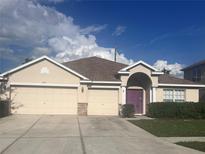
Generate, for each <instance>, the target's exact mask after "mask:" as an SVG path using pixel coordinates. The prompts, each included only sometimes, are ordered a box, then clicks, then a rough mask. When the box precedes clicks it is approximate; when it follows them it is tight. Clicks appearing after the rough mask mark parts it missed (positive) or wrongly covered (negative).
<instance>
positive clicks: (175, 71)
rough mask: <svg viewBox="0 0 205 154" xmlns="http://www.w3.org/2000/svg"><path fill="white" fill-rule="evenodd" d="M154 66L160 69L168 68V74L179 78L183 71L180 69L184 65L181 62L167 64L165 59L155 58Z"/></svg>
mask: <svg viewBox="0 0 205 154" xmlns="http://www.w3.org/2000/svg"><path fill="white" fill-rule="evenodd" d="M154 67H155V68H157V69H158V70H160V71H162V70H163V69H166V70H169V71H170V74H172V75H174V76H177V77H180V78H182V77H183V72H182V71H181V69H182V68H183V67H184V65H183V64H179V63H174V64H169V63H168V62H167V61H166V60H157V61H156V62H155V63H154Z"/></svg>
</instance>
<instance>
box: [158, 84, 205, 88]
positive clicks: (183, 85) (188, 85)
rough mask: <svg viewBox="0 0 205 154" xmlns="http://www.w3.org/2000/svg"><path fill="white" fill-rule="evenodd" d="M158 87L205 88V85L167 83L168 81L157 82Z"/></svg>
mask: <svg viewBox="0 0 205 154" xmlns="http://www.w3.org/2000/svg"><path fill="white" fill-rule="evenodd" d="M158 86H159V87H190V88H205V85H202V84H200V85H194V84H193V85H191V84H169V83H159V84H158Z"/></svg>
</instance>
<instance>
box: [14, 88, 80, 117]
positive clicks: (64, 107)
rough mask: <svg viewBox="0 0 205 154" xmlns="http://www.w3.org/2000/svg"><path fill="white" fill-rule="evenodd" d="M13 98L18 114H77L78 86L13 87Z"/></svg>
mask: <svg viewBox="0 0 205 154" xmlns="http://www.w3.org/2000/svg"><path fill="white" fill-rule="evenodd" d="M11 98H12V101H13V102H14V103H15V105H14V106H12V108H13V111H15V112H16V113H18V114H75V115H76V114H77V88H60V87H13V88H12V92H11Z"/></svg>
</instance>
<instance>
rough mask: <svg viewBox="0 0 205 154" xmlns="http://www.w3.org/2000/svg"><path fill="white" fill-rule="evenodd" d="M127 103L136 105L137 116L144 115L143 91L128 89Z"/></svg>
mask: <svg viewBox="0 0 205 154" xmlns="http://www.w3.org/2000/svg"><path fill="white" fill-rule="evenodd" d="M126 103H127V104H133V105H134V107H135V113H136V114H142V113H143V90H142V89H127V95H126Z"/></svg>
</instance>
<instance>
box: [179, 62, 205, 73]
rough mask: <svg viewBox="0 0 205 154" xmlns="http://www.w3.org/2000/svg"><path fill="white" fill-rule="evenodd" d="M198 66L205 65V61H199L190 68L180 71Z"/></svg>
mask: <svg viewBox="0 0 205 154" xmlns="http://www.w3.org/2000/svg"><path fill="white" fill-rule="evenodd" d="M199 65H205V60H201V61H199V62H196V63H194V64H192V65H190V66H187V67H185V68H183V69H182V71H184V70H187V69H191V68H193V67H195V66H199Z"/></svg>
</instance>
